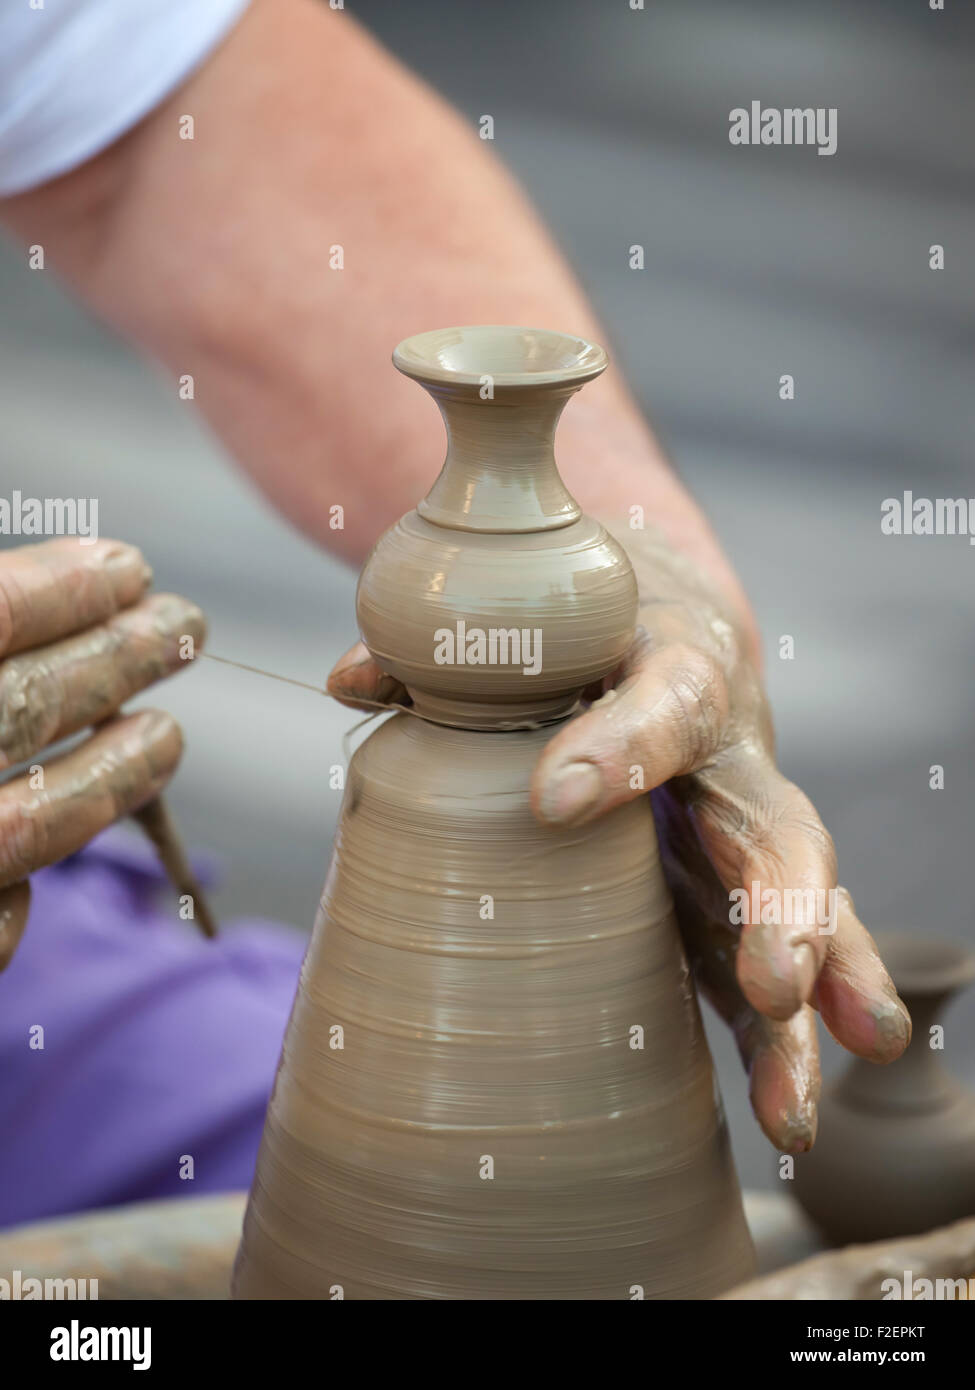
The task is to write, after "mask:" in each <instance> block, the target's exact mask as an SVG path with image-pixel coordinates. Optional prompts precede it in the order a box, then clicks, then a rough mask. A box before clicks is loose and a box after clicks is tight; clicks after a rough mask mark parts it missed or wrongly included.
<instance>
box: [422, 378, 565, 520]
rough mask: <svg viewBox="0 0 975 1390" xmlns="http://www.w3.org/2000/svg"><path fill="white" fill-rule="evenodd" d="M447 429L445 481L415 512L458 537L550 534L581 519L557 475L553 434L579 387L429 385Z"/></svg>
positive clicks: (437, 484) (440, 481)
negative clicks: (475, 533)
mask: <svg viewBox="0 0 975 1390" xmlns="http://www.w3.org/2000/svg"><path fill="white" fill-rule="evenodd" d="M423 385H424V386H425V387H426V389H427V390H428V391H429V392H430V394H431V395H432V396H433V398H434V399H435V400H436V402H437V405H438V406H439V408H440V413H441V415H442V416H443V421H444V425H445V426H446V430H447V456H446V458H445V459H444V464H443V468H442V469H441V471H440V475H439V477H438V478H437V480H436V482H435V483H434V485H433V487H432V488H431V489H430V491H429V493H428V494H427V496H426V497H425V498H424V500H423V501H422V502H421V503H420V504H419V506H418V507H417V511H418V512H419V513H420V515H421V516H422V517H423V518H424V520H425V521H430V522H433V524H434V525H436V526H444V527H447V528H449V529H452V530H459V531H491V532H507V533H514V532H524V531H549V530H553V529H555V528H557V527H561V526H569V525H571V523H572V522H574V521H578V519H579V517H580V516H581V515H582V511H581V508H580V507H579V504H578V503H577V502H576V501H575V499H574V498H573V497H572V495H571V493H570V492H569V491H568V489H567V488H566V487H565V484H564V483H563V482H562V479H561V478H560V477H559V472H558V468H557V467H556V463H555V430H556V427H557V425H558V422H559V417H560V416H561V414H562V411H563V409H564V408H565V404H566V402H567V401H568V399H569V397H570V396H571V395H572V394H573V393H574V392H575V390H576V389H577V387H576V386H575V385H571V386H567V385H563V384H554V385H552V384H549V385H545V386H538V387H534V388H525V387H507V388H506V387H496V388H495V389H494V391H493V394H491V395H488V396H486V397H485V396H484V394H483V393H484V392H485V391H487V390H490V386H489V385H485V386H482V387H476V386H471V385H466V386H462V387H444V386H443V385H440V384H437V385H434V384H432V383H426V382H424V383H423Z"/></svg>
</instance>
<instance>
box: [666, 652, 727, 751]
mask: <svg viewBox="0 0 975 1390" xmlns="http://www.w3.org/2000/svg"><path fill="white" fill-rule="evenodd" d="M675 657H676V660H675V664H674V667H673V674H672V676H671V682H670V695H671V708H672V711H673V716H674V718H673V731H674V735H675V738H676V739H677V744H678V750H679V757H680V762H681V767H682V769H683V770H684V771H686V772H691V771H693V770H694V769H695V768H696V767H697V766H698V765H699V764H700V763H701V762H703V761H704V760H705V759H706V758H708V757H709V756H710V755H711V753H713V751H714V749H715V748H716V747H717V746H718V744H719V742H720V739H721V735H722V732H723V730H724V727H725V723H726V718H727V710H728V696H727V686H726V683H725V676H724V671H723V670H722V668H721V666H720V665H719V663H718V662H717V661H716V660H715V658H714V657H713V656H712V655H711V653H710V652H706V651H701V650H700V649H698V648H693V647H683V648H678V649H677V651H676V653H675Z"/></svg>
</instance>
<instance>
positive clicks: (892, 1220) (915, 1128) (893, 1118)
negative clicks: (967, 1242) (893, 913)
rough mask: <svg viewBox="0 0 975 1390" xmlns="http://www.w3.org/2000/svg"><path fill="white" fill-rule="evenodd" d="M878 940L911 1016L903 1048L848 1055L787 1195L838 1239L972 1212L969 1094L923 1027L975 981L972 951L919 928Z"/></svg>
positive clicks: (973, 1098) (872, 1236)
mask: <svg viewBox="0 0 975 1390" xmlns="http://www.w3.org/2000/svg"><path fill="white" fill-rule="evenodd" d="M876 940H877V945H878V948H879V950H880V953H881V955H882V956H883V958H884V962H885V963H886V965H887V968H888V969H889V971H890V973H891V975H892V977H893V980H894V984H895V985H896V986H897V990H898V993H899V994H900V996H901V998H902V999H903V1000H904V1002H905V1004H906V1005H907V1007H908V1010H909V1011H910V1014H911V1019H912V1022H913V1035H912V1038H911V1043H910V1046H909V1047H908V1049H907V1051H906V1052H905V1053H904V1055H903V1056H902V1057H900V1058H899V1059H898V1060H897V1061H896V1062H892V1063H891V1064H890V1065H889V1066H885V1067H878V1066H874V1065H873V1064H872V1063H870V1062H864V1061H860V1060H859V1059H858V1060H856V1061H854V1062H853V1063H852V1065H851V1066H850V1067H849V1069H848V1070H847V1072H846V1073H845V1074H844V1075H843V1076H842V1077H841V1079H840V1080H839V1082H837V1083H836V1085H834V1086H833V1087H832V1088H831V1089H830V1090H829V1091H828V1092H827V1093H826V1094H825V1096H824V1098H823V1101H822V1103H821V1105H820V1111H819V1132H818V1134H817V1137H816V1143H815V1146H814V1147H813V1149H812V1151H811V1152H810V1153H808V1154H805V1155H803V1156H802V1157H801V1158H799V1159H797V1160H796V1174H795V1195H796V1197H797V1198H798V1200H799V1202H800V1203H801V1204H802V1206H803V1207H804V1208H805V1210H806V1212H807V1213H808V1214H809V1215H810V1216H811V1217H812V1219H813V1220H814V1221H815V1222H816V1224H817V1226H819V1227H820V1229H821V1230H822V1231H823V1233H824V1234H825V1235H826V1236H827V1237H828V1238H829V1239H830V1240H831V1241H833V1242H834V1244H837V1245H847V1244H853V1243H859V1242H862V1241H873V1240H885V1239H888V1238H894V1237H897V1236H909V1235H918V1234H921V1233H923V1232H925V1231H930V1230H933V1229H934V1227H936V1226H944V1225H947V1224H948V1223H949V1222H952V1221H956V1220H959V1219H960V1218H962V1217H966V1216H975V1095H972V1094H971V1092H969V1091H967V1090H966V1089H965V1088H964V1087H963V1086H962V1085H960V1084H959V1082H957V1081H956V1080H955V1079H954V1077H952V1076H951V1075H950V1074H949V1072H948V1071H947V1069H946V1068H945V1066H944V1065H943V1063H942V1061H941V1057H942V1051H941V1050H940V1049H939V1048H937V1047H934V1046H932V1041H933V1040H932V1034H931V1029H932V1027H933V1026H934V1025H936V1024H937V1023H938V1019H939V1017H940V1015H941V1012H942V1010H943V1009H944V1007H945V1005H946V1003H947V1001H948V1000H949V999H950V998H951V997H952V995H954V994H956V993H957V992H958V991H959V990H960V989H962V988H964V986H966V985H968V984H970V983H971V981H972V980H973V979H975V955H973V954H972V953H971V952H970V951H968V950H967V949H966V948H965V947H963V946H959V945H956V944H955V943H953V942H949V941H942V940H938V939H937V938H936V937H929V936H924V935H920V934H919V935H917V936H906V935H900V934H893V933H890V934H882V933H878V934H877V937H876ZM949 1037H950V1034H949ZM934 1041H935V1042H937V1041H938V1037H937V1035H936V1036H935V1039H934Z"/></svg>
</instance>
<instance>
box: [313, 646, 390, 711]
mask: <svg viewBox="0 0 975 1390" xmlns="http://www.w3.org/2000/svg"><path fill="white" fill-rule="evenodd" d="M325 689H326V690H327V691H328V693H329V695H334V697H335V699H336V700H338V701H339V703H340V704H343V705H349V706H351V708H352V709H369V708H370V707H371V706H373V705H377V704H379V705H402V704H407V705H408V704H409V703H410V698H409V696H408V695H407V693H406V687H405V686H404V685H401V684H400V682H399V681H398V680H396V679H395V678H394V677H393V676H387V675H386V673H385V671H383V670H382V668H381V667H380V666H379V665H378V663H377V662H376V661H375V660H374V659H373V657H372V656H370V654H369V650H368V648H367V647H366V645H365V643H364V642H357V643H356V644H355V646H354V647H350V648H349V650H348V651H347V652H346V653H345V655H344V656H340V657H339V659H338V661H337V662H336V663H335V665H334V666H333V667H332V669H331V671H330V672H329V676H328V680H327V681H326V682H325Z"/></svg>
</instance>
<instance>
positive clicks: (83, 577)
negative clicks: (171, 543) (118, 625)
mask: <svg viewBox="0 0 975 1390" xmlns="http://www.w3.org/2000/svg"><path fill="white" fill-rule="evenodd" d="M151 582H152V571H151V570H150V568H149V566H148V565H147V564H146V562H145V561H144V560H143V558H142V555H141V554H140V552H139V551H138V550H137V549H136V548H135V546H132V545H123V544H122V543H121V542H120V541H107V540H106V541H97V542H96V543H95V544H94V545H80V544H79V543H78V541H77V540H72V539H69V538H67V537H65V538H64V539H62V540H55V541H44V542H42V543H41V544H40V545H29V546H22V547H19V548H18V549H16V550H10V551H5V552H4V553H3V554H0V655H6V654H11V653H13V652H19V651H23V650H25V649H26V648H27V647H36V646H40V645H41V644H43V643H45V642H54V641H57V639H58V638H60V637H67V636H68V635H69V634H70V633H72V632H78V631H80V630H81V629H82V628H86V627H91V626H92V624H94V623H100V622H104V620H105V619H106V618H110V617H111V616H112V614H113V613H117V612H118V611H119V609H121V608H127V607H128V606H129V604H132V603H135V602H136V601H137V599H139V598H141V596H142V595H143V594H144V593H145V591H146V589H147V588H148V587H149V585H150V583H151Z"/></svg>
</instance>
